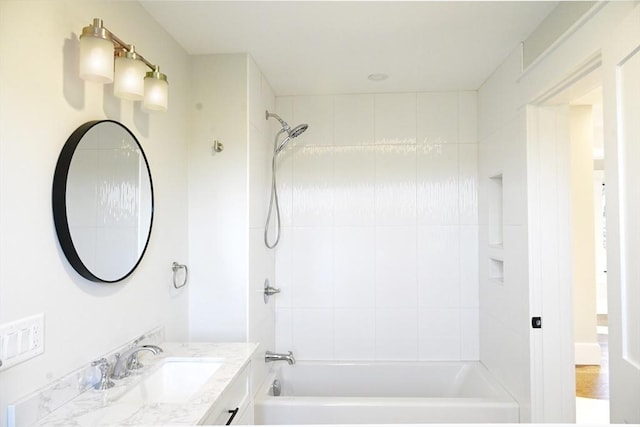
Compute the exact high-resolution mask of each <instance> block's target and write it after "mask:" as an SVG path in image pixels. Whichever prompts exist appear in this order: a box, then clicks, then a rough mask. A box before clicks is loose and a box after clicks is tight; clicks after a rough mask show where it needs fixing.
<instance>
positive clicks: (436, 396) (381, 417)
mask: <svg viewBox="0 0 640 427" xmlns="http://www.w3.org/2000/svg"><path fill="white" fill-rule="evenodd" d="M274 380H278V381H279V382H280V388H281V393H280V396H274V395H273V387H272V384H273V382H274ZM254 403H255V422H256V424H262V425H264V424H399V423H402V424H418V423H501V422H504V423H507V422H510V423H517V422H519V408H518V404H517V403H516V402H515V401H514V400H513V398H511V396H510V395H509V394H508V393H507V392H506V391H505V390H504V389H503V388H502V387H500V386H499V385H498V384H497V383H496V382H495V381H494V380H493V379H492V378H491V375H490V374H489V372H488V371H487V370H486V368H485V367H484V366H483V365H482V364H480V363H478V362H462V363H459V362H355V363H351V362H349V363H346V362H298V363H297V364H296V365H293V366H289V365H286V364H278V365H277V366H276V367H275V369H274V372H273V373H271V374H270V376H268V377H267V379H266V381H265V383H264V384H263V386H262V387H261V389H260V390H259V391H258V393H256V396H255V401H254Z"/></svg>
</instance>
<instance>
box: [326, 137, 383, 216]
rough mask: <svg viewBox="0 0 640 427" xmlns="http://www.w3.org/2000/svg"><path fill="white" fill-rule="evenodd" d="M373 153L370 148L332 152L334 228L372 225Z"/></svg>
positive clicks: (373, 212) (362, 147)
mask: <svg viewBox="0 0 640 427" xmlns="http://www.w3.org/2000/svg"><path fill="white" fill-rule="evenodd" d="M375 161H376V157H375V151H374V149H373V148H372V147H371V146H348V147H336V148H335V150H334V167H333V171H334V174H333V191H334V205H333V208H334V225H335V226H338V227H339V226H345V225H373V224H374V222H375Z"/></svg>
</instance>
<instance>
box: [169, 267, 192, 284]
mask: <svg viewBox="0 0 640 427" xmlns="http://www.w3.org/2000/svg"><path fill="white" fill-rule="evenodd" d="M182 269H184V281H183V282H182V284H181V285H178V283H177V277H178V271H180V270H182ZM171 270H173V287H174V288H176V289H180V288H183V287H185V286H186V285H187V282H188V281H189V268H188V267H187V266H186V265H185V264H178V263H177V262H175V261H174V262H173V263H172V264H171Z"/></svg>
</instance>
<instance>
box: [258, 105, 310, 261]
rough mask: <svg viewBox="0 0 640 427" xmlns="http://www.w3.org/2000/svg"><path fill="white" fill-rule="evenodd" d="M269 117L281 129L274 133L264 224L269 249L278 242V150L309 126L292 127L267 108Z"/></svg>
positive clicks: (266, 115)
mask: <svg viewBox="0 0 640 427" xmlns="http://www.w3.org/2000/svg"><path fill="white" fill-rule="evenodd" d="M271 117H273V118H274V119H276V120H277V121H278V122H280V125H281V126H282V129H280V130H279V131H278V133H276V136H275V139H274V141H273V157H272V158H271V197H270V199H269V211H268V213H267V222H266V223H265V225H264V244H265V245H266V246H267V248H269V249H273V248H275V247H276V246H277V245H278V242H279V241H280V229H281V224H280V205H279V203H278V186H277V183H276V157H277V156H278V154H280V152H281V151H282V150H283V149H284V147H285V146H286V145H287V144H288V143H289V141H291V140H292V139H294V138H297V137H298V136H300V135H301V134H302V133H303V132H304V131H306V130H307V128H308V127H309V125H308V124H306V123H303V124H300V125H298V126H296V127H294V128H293V129H292V128H291V126H289V124H288V123H287V122H285V121H284V120H282V118H280V116H279V115H277V114H275V113H270V112H269V111H268V110H267V111H265V118H266V119H267V120H269V119H270V118H271ZM283 133H286V134H287V136H285V138H284V139H283V140H282V141H280V142H278V138H279V137H280V135H282V134H283ZM274 206H275V211H276V227H275V228H276V229H275V240H274V241H273V243H269V224H270V223H271V217H272V216H273V208H274Z"/></svg>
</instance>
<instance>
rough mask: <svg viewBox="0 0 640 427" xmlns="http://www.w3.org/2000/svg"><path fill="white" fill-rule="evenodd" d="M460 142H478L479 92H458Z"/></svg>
mask: <svg viewBox="0 0 640 427" xmlns="http://www.w3.org/2000/svg"><path fill="white" fill-rule="evenodd" d="M458 142H459V143H461V144H476V143H477V142H478V92H476V91H465V92H458Z"/></svg>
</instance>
